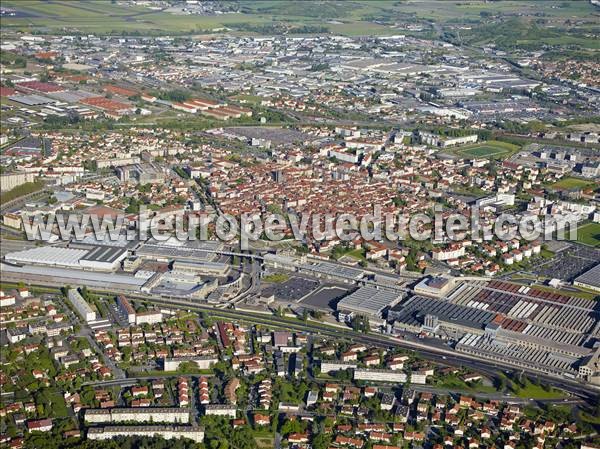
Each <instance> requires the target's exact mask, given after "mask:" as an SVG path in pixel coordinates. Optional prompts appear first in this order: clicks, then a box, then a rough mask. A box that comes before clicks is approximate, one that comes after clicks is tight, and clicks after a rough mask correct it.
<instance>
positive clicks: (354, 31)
mask: <svg viewBox="0 0 600 449" xmlns="http://www.w3.org/2000/svg"><path fill="white" fill-rule="evenodd" d="M223 3H224V4H225V5H229V3H227V2H223ZM533 3H535V4H533ZM533 3H531V2H519V1H516V0H507V1H503V2H501V3H500V2H493V3H492V2H487V3H486V2H483V1H478V0H466V1H461V2H457V1H447V2H446V1H443V2H439V1H432V0H413V1H410V2H394V1H389V0H373V1H364V0H354V1H322V2H318V4H315V5H314V7H311V8H306V7H305V4H303V2H291V1H284V0H281V1H279V0H259V1H253V2H239V3H233V2H232V3H231V5H233V7H234V8H239V9H238V10H239V12H236V13H226V14H216V15H187V14H175V13H173V12H172V11H168V10H167V8H166V7H164V8H162V9H150V8H147V7H144V6H140V5H131V4H128V5H125V4H123V3H121V2H110V1H108V0H86V1H81V0H79V1H75V0H72V1H71V0H46V1H41V0H4V1H3V2H2V6H3V7H6V8H12V9H14V10H15V11H16V15H15V16H12V17H3V18H2V22H3V23H2V26H3V28H5V29H14V30H21V31H34V30H39V31H55V32H67V33H72V32H82V33H84V32H87V33H97V34H127V33H129V32H135V33H136V34H137V33H140V34H148V35H159V34H174V35H184V34H188V35H189V34H190V33H195V34H203V33H211V32H217V31H219V30H221V29H222V28H224V27H226V28H229V29H232V30H234V31H235V32H239V33H243V34H274V33H280V32H282V30H286V32H291V33H308V34H321V33H335V34H342V35H393V34H398V32H399V31H398V28H396V26H395V25H396V23H399V22H410V23H415V22H416V21H422V22H423V23H424V24H425V28H426V29H427V28H429V25H427V21H430V20H436V21H439V22H441V23H446V22H447V21H451V22H456V21H473V20H479V19H481V18H486V19H487V18H489V17H505V16H509V15H510V16H513V15H514V14H519V15H521V17H523V18H524V20H525V21H526V20H527V19H529V18H534V16H536V15H539V14H540V5H539V3H538V2H533ZM543 10H544V12H543V13H544V15H545V16H547V17H549V18H551V20H556V21H557V22H558V23H560V21H561V20H565V19H566V18H569V17H572V16H580V17H586V16H587V15H589V14H590V13H591V12H592V11H593V7H592V6H590V5H589V2H587V1H581V2H564V1H559V0H552V1H550V0H549V1H546V2H544V8H543ZM107 19H108V20H107ZM524 29H525V30H527V29H528V28H527V26H525V27H524ZM509 37H510V38H511V39H513V41H511V42H513V43H514V41H515V40H520V41H523V43H525V44H529V40H530V39H535V38H536V36H532V35H531V33H525V32H524V33H522V34H521V35H519V36H509ZM542 37H544V38H547V39H550V40H552V39H554V40H556V39H559V41H558V42H547V43H553V44H559V45H567V44H578V45H581V46H582V47H587V48H597V45H598V43H597V42H594V40H593V39H590V38H588V37H587V36H584V35H573V36H564V37H560V36H556V35H554V34H551V35H550V34H549V35H548V36H542ZM473 39H474V40H478V39H479V40H486V39H487V35H486V34H485V30H484V32H483V34H481V33H479V32H475V33H474V36H473ZM517 44H519V43H518V42H517Z"/></svg>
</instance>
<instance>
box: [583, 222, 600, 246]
mask: <svg viewBox="0 0 600 449" xmlns="http://www.w3.org/2000/svg"><path fill="white" fill-rule="evenodd" d="M577 241H578V242H580V243H583V244H585V245H589V246H594V247H598V246H600V223H588V224H585V225H583V226H580V227H579V228H578V229H577Z"/></svg>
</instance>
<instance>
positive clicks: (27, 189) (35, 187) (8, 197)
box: [0, 181, 44, 204]
mask: <svg viewBox="0 0 600 449" xmlns="http://www.w3.org/2000/svg"><path fill="white" fill-rule="evenodd" d="M43 188H44V183H43V182H41V181H35V182H26V183H25V184H21V185H20V186H17V187H15V188H14V189H12V190H9V191H8V192H4V193H3V194H2V195H0V204H4V203H6V202H8V201H12V200H14V199H16V198H19V197H21V196H25V195H29V194H30V193H33V192H38V191H40V190H42V189H43Z"/></svg>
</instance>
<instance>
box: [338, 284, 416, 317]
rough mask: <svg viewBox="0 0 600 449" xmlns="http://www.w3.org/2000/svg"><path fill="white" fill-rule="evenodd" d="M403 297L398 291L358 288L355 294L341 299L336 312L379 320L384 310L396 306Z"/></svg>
mask: <svg viewBox="0 0 600 449" xmlns="http://www.w3.org/2000/svg"><path fill="white" fill-rule="evenodd" d="M403 297H404V294H403V293H402V292H398V291H393V290H383V289H381V290H380V289H377V288H375V287H360V288H359V289H358V290H356V291H355V292H353V293H351V294H350V295H348V296H346V297H345V298H342V300H341V301H339V302H338V304H337V310H338V311H339V312H343V313H344V314H345V315H348V314H351V313H353V314H358V315H365V316H368V317H373V318H381V317H382V315H383V312H384V311H385V310H386V309H388V308H390V307H393V306H395V305H396V304H398V303H399V302H400V301H401V300H402V298H403Z"/></svg>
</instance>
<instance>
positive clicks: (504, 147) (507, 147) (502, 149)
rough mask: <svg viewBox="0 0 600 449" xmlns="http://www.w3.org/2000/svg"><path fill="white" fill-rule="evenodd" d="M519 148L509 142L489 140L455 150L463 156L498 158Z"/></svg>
mask: <svg viewBox="0 0 600 449" xmlns="http://www.w3.org/2000/svg"><path fill="white" fill-rule="evenodd" d="M519 148H520V147H519V146H517V145H513V144H511V143H506V142H499V141H496V140H490V141H489V142H482V143H476V144H474V145H468V146H465V147H460V148H458V149H456V150H455V152H456V153H458V154H459V155H460V156H464V157H476V158H498V157H506V156H508V155H510V154H512V153H515V152H516V151H518V150H519Z"/></svg>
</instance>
